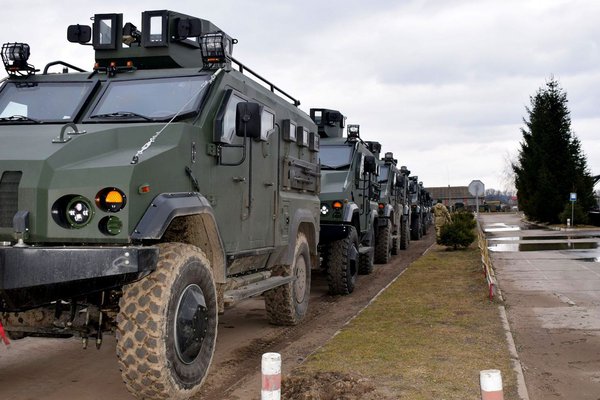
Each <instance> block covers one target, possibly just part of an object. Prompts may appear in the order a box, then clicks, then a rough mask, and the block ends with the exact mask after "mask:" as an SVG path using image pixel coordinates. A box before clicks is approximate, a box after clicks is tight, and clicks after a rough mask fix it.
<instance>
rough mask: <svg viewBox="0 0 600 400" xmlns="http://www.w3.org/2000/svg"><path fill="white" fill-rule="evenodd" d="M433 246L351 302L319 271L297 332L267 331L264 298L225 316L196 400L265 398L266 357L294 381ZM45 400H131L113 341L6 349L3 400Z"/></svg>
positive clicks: (21, 343) (344, 381)
mask: <svg viewBox="0 0 600 400" xmlns="http://www.w3.org/2000/svg"><path fill="white" fill-rule="evenodd" d="M433 241H434V234H433V233H431V231H430V233H429V234H428V235H427V236H425V237H424V238H423V239H422V240H420V241H413V242H411V244H410V246H409V249H408V250H407V251H402V252H401V253H400V255H398V256H395V257H393V259H392V261H391V262H390V263H389V264H386V265H378V266H376V267H375V270H374V272H373V274H371V275H369V276H362V275H361V276H359V279H358V281H357V286H356V289H355V291H354V293H353V294H352V295H350V296H330V295H329V294H327V283H326V280H325V276H324V275H323V274H321V273H320V272H319V271H316V270H313V279H312V289H311V303H310V306H309V313H308V316H307V318H306V320H305V321H303V322H302V323H301V324H300V325H299V326H296V327H278V326H273V325H269V324H268V323H267V322H266V321H267V320H266V313H265V310H264V301H263V300H262V299H261V298H256V299H250V300H247V301H244V302H241V303H239V304H238V305H236V306H235V307H233V308H231V309H228V310H226V312H225V314H224V315H222V316H220V319H219V334H218V339H217V348H216V353H215V357H214V359H213V363H212V366H211V369H210V372H209V376H208V378H207V380H206V382H205V384H204V386H203V390H202V392H201V393H200V395H199V396H198V397H197V398H198V399H203V400H224V399H229V400H251V399H258V398H260V360H261V355H262V353H264V352H269V351H276V352H280V353H281V354H282V361H283V373H284V374H286V373H288V372H289V371H291V370H292V369H293V368H294V367H295V366H297V365H298V364H299V363H300V362H302V361H303V360H304V359H305V358H306V357H307V356H308V355H309V354H311V353H313V352H314V351H315V350H316V349H318V348H319V347H320V346H322V345H323V344H324V343H326V342H327V341H328V340H329V339H330V338H331V337H332V336H333V335H334V334H335V333H336V332H337V331H338V330H339V329H340V328H341V327H342V326H344V324H346V323H347V322H348V321H349V320H350V319H351V318H352V317H353V316H355V315H356V314H357V313H358V312H359V311H360V310H361V309H362V308H364V307H365V306H366V305H367V304H368V303H369V301H370V300H371V299H372V298H373V297H374V296H375V295H376V294H377V293H378V292H379V291H380V290H381V289H382V288H384V287H385V286H386V285H387V284H388V283H389V282H390V281H392V280H393V279H394V278H395V277H396V276H397V275H398V274H399V273H400V272H401V271H402V270H404V269H405V268H406V267H407V266H408V265H409V264H410V263H411V262H412V261H414V260H415V259H417V258H419V257H420V256H421V255H422V254H423V252H424V251H425V250H426V249H427V248H428V247H429V246H430V245H431V244H432V242H433ZM330 378H331V379H333V380H334V382H341V383H339V385H341V386H346V387H354V388H356V389H357V388H361V389H360V390H365V393H367V392H368V388H369V384H368V382H363V381H361V380H360V377H352V376H344V377H330ZM357 385H358V386H357ZM40 398H44V399H47V400H58V399H61V400H62V399H75V398H76V399H79V400H96V399H98V400H100V399H102V400H104V399H112V400H125V399H132V398H133V397H132V396H131V395H129V393H128V392H127V390H126V389H125V386H124V385H123V384H122V382H121V377H120V373H119V369H118V365H117V361H116V356H115V341H114V338H112V337H107V338H106V339H105V343H104V344H103V346H102V348H101V349H100V350H96V349H95V348H93V347H92V348H88V349H87V350H82V349H81V343H80V341H79V340H77V339H39V338H25V339H22V340H18V341H13V342H12V344H11V346H10V348H5V347H4V346H0V399H2V400H29V399H40ZM315 398H317V397H315ZM334 398H336V399H344V397H343V396H338V397H334ZM363 398H364V399H368V397H367V396H365V397H363ZM323 399H326V398H323Z"/></svg>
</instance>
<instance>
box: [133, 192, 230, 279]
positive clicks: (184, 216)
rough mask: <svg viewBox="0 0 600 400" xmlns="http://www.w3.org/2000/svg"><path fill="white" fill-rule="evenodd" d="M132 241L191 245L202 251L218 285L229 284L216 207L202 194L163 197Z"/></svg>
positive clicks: (152, 207)
mask: <svg viewBox="0 0 600 400" xmlns="http://www.w3.org/2000/svg"><path fill="white" fill-rule="evenodd" d="M131 238H132V239H134V240H162V241H173V242H181V243H187V244H191V245H194V246H197V247H198V248H200V249H201V250H202V251H203V252H204V254H205V255H206V257H207V258H208V260H209V261H210V263H211V268H212V270H213V277H214V279H215V282H217V283H225V282H226V276H225V249H224V246H223V241H222V239H221V235H220V233H219V228H218V226H217V222H216V219H215V216H214V213H213V209H212V206H211V205H210V203H209V202H208V200H206V198H205V197H204V196H202V195H201V194H199V193H163V194H159V195H158V196H156V197H155V198H154V200H152V203H151V204H150V206H149V207H148V209H147V210H146V212H145V213H144V216H143V217H142V218H141V219H140V222H139V223H138V225H137V226H136V228H135V230H134V232H133V234H132V235H131Z"/></svg>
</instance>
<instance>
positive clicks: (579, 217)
mask: <svg viewBox="0 0 600 400" xmlns="http://www.w3.org/2000/svg"><path fill="white" fill-rule="evenodd" d="M559 218H560V222H562V223H563V224H566V223H567V218H568V219H571V203H567V204H566V205H565V208H564V209H563V212H561V213H560V215H559ZM573 219H574V220H575V221H571V225H572V224H573V222H576V223H577V224H579V225H584V224H587V223H588V214H587V213H586V212H585V211H584V209H583V207H581V206H580V205H579V204H577V203H575V206H574V207H573Z"/></svg>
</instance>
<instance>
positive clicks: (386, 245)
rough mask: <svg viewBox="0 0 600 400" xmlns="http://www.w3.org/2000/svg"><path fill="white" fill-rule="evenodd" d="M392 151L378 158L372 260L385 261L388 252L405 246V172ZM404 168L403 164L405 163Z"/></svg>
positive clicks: (407, 232) (407, 215)
mask: <svg viewBox="0 0 600 400" xmlns="http://www.w3.org/2000/svg"><path fill="white" fill-rule="evenodd" d="M397 164H398V161H397V160H396V159H394V154H393V153H390V152H388V153H385V156H384V158H382V159H381V160H380V161H379V185H380V195H379V218H378V235H377V241H376V243H375V262H376V263H387V262H388V261H389V260H390V257H391V255H396V254H398V253H399V250H400V249H403V250H405V249H406V248H407V247H408V240H409V237H410V222H409V221H410V207H409V204H408V195H407V194H408V191H407V188H408V184H407V178H406V175H404V174H403V173H402V172H401V170H399V169H398V168H397V167H396V165H397ZM404 171H405V172H406V167H404Z"/></svg>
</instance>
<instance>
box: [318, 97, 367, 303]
mask: <svg viewBox="0 0 600 400" xmlns="http://www.w3.org/2000/svg"><path fill="white" fill-rule="evenodd" d="M310 117H311V118H312V120H313V121H314V122H315V124H316V125H317V127H318V132H319V136H320V137H321V149H320V157H321V194H320V200H321V225H320V226H321V234H320V238H319V251H320V253H321V257H322V258H323V261H322V266H323V267H324V269H325V270H326V272H327V279H328V284H329V291H330V292H331V293H332V294H349V293H352V291H353V290H354V286H355V284H356V277H357V275H358V274H359V273H362V274H369V273H371V272H372V271H373V262H374V245H375V234H376V232H375V227H376V226H377V217H378V212H377V210H378V200H379V184H378V182H377V169H378V165H377V159H376V157H375V156H374V155H373V153H372V152H371V150H370V146H369V144H368V143H365V142H364V141H363V140H362V139H361V138H360V127H359V126H358V125H349V126H348V132H347V137H343V133H344V126H345V117H344V116H343V115H342V113H341V112H339V111H336V110H331V109H325V108H311V110H310Z"/></svg>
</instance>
